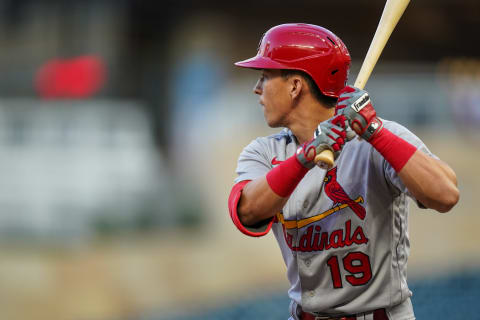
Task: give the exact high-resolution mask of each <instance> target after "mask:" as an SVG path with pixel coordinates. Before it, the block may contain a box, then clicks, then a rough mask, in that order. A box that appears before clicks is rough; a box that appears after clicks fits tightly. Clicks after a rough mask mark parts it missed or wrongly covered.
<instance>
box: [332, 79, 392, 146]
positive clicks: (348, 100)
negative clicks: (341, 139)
mask: <svg viewBox="0 0 480 320" xmlns="http://www.w3.org/2000/svg"><path fill="white" fill-rule="evenodd" d="M335 114H336V115H343V116H345V118H346V119H347V120H348V123H349V125H350V127H352V128H353V130H355V132H356V133H357V134H358V135H360V137H362V138H363V139H365V140H367V141H369V140H370V139H372V138H373V137H374V136H375V135H377V134H378V133H379V132H380V131H381V130H382V129H383V122H382V120H380V119H379V118H378V117H377V113H376V112H375V109H374V108H373V106H372V102H371V100H370V96H369V95H368V92H367V91H365V90H361V89H358V88H355V87H350V86H347V87H345V88H343V89H342V91H340V95H339V97H338V102H337V106H336V108H335Z"/></svg>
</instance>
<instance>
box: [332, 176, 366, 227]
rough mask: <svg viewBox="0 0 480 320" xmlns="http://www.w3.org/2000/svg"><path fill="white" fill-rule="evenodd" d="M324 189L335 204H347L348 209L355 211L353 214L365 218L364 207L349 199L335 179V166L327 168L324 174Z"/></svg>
mask: <svg viewBox="0 0 480 320" xmlns="http://www.w3.org/2000/svg"><path fill="white" fill-rule="evenodd" d="M324 190H325V193H326V194H327V196H328V197H329V198H330V199H331V200H332V201H333V202H334V203H335V204H339V205H340V204H348V206H349V207H350V209H352V210H353V212H355V214H356V215H357V216H358V217H359V218H360V219H361V220H363V219H365V215H366V212H365V208H364V207H362V206H361V205H360V204H358V203H357V202H355V201H354V200H353V199H351V198H350V197H349V196H348V194H347V193H346V192H345V190H343V188H342V186H341V185H340V183H338V181H337V167H334V168H333V169H330V170H328V172H327V175H326V176H325V184H324Z"/></svg>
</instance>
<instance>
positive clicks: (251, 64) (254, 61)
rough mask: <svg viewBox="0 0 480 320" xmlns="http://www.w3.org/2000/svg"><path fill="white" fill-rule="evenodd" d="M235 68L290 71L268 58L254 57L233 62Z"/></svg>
mask: <svg viewBox="0 0 480 320" xmlns="http://www.w3.org/2000/svg"><path fill="white" fill-rule="evenodd" d="M235 65H236V66H237V67H242V68H249V69H290V68H288V67H287V66H285V65H283V64H281V63H279V62H276V61H273V60H271V59H270V58H265V57H262V56H255V57H253V58H250V59H247V60H243V61H238V62H235Z"/></svg>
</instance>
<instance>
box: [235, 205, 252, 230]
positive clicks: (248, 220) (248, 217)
mask: <svg viewBox="0 0 480 320" xmlns="http://www.w3.org/2000/svg"><path fill="white" fill-rule="evenodd" d="M237 215H238V220H240V223H241V224H242V225H243V226H245V227H248V226H251V225H253V224H255V222H256V220H255V215H254V214H253V213H252V212H251V211H250V210H248V209H246V208H242V209H240V208H238V210H237Z"/></svg>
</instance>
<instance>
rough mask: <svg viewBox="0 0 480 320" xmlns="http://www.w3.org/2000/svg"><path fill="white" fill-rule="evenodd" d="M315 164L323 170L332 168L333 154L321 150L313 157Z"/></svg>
mask: <svg viewBox="0 0 480 320" xmlns="http://www.w3.org/2000/svg"><path fill="white" fill-rule="evenodd" d="M314 161H315V163H316V164H317V165H318V166H319V167H320V168H323V169H330V168H331V167H333V162H334V159H333V152H332V151H330V150H323V151H322V152H320V153H319V154H317V156H316V157H315V160H314Z"/></svg>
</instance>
